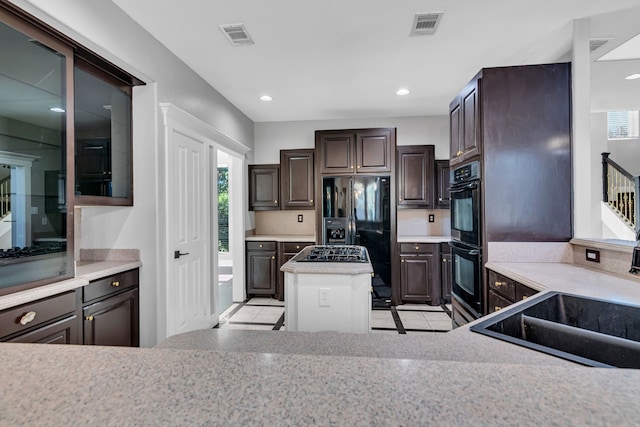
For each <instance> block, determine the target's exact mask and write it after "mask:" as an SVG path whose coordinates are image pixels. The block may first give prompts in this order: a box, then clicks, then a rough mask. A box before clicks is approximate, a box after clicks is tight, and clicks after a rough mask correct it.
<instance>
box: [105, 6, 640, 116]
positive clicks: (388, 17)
mask: <svg viewBox="0 0 640 427" xmlns="http://www.w3.org/2000/svg"><path fill="white" fill-rule="evenodd" d="M112 1H113V2H114V3H116V4H117V5H118V6H119V7H120V8H121V9H122V10H124V11H125V12H126V13H127V14H128V15H130V16H131V17H132V18H133V19H134V20H135V21H137V22H138V23H139V24H140V25H141V26H142V27H144V28H145V29H147V30H148V31H149V32H150V33H151V34H152V35H154V36H155V37H156V38H157V39H158V40H159V41H161V42H162V43H163V44H164V45H165V46H166V47H168V48H169V49H170V50H171V51H173V52H174V53H175V54H176V55H177V56H178V57H180V58H181V59H182V60H183V61H184V62H185V63H187V64H188V65H189V66H190V67H191V68H193V69H194V70H195V71H196V72H197V73H198V74H200V75H201V76H202V77H203V78H204V79H205V80H207V81H208V82H209V83H210V84H211V85H212V86H213V87H215V88H216V89H217V90H218V91H219V92H220V93H222V95H224V96H225V97H226V98H227V99H229V101H231V102H232V103H233V104H234V105H236V106H237V107H238V108H239V109H240V110H242V111H243V112H244V113H245V114H246V115H247V116H249V118H251V119H252V120H254V121H256V122H265V121H289V120H320V119H336V118H342V119H344V118H364V117H370V118H373V117H394V116H418V115H439V114H446V113H447V108H448V104H449V101H450V100H451V98H452V97H453V96H454V95H455V94H456V93H457V91H458V90H459V89H460V88H461V87H462V86H463V85H464V84H465V83H466V82H467V81H468V80H469V79H471V78H472V77H473V75H474V74H475V73H476V72H477V71H478V70H479V69H480V68H482V67H490V66H502V65H518V64H521V63H535V62H550V61H554V60H557V58H559V57H560V56H562V55H563V54H565V53H567V51H568V50H569V49H570V37H571V30H570V22H571V20H573V19H576V18H583V17H590V16H592V15H596V14H599V13H604V12H608V11H613V10H619V9H624V8H630V7H634V6H635V7H637V6H640V3H639V1H638V0H607V1H606V2H605V1H602V0H535V1H534V0H531V1H522V0H520V1H514V0H485V1H478V0H455V1H451V0H402V1H390V0H324V1H316V2H311V1H300V0H270V1H265V0H234V1H211V0H190V1H188V2H184V1H182V2H177V1H170V0H163V1H158V0H135V1H132V0H112ZM434 11H442V12H444V15H443V17H442V21H441V22H440V25H439V28H438V31H437V33H436V34H435V35H432V36H418V37H409V32H410V30H411V25H412V22H413V17H414V15H415V14H416V13H424V12H434ZM237 23H243V24H244V25H245V26H246V28H247V30H248V32H249V34H250V35H251V37H252V38H253V40H254V41H255V45H252V46H243V47H233V46H231V45H230V44H229V42H228V41H227V39H226V38H225V37H224V35H223V34H222V32H221V31H220V29H219V28H218V25H221V24H237ZM567 29H569V30H568V31H567ZM615 42H616V43H618V42H622V40H620V41H618V40H616V41H615ZM401 87H406V88H409V89H411V94H409V95H407V96H404V97H400V96H397V95H395V92H396V90H397V89H399V88H401ZM263 94H269V95H271V96H272V97H273V101H272V102H270V103H265V102H261V101H259V100H258V98H259V97H260V96H261V95H263Z"/></svg>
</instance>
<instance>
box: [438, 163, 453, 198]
mask: <svg viewBox="0 0 640 427" xmlns="http://www.w3.org/2000/svg"><path fill="white" fill-rule="evenodd" d="M449 171H450V168H449V160H436V174H435V178H436V185H435V188H436V197H435V208H436V209H449V208H450V207H451V199H450V196H449V180H450V177H449Z"/></svg>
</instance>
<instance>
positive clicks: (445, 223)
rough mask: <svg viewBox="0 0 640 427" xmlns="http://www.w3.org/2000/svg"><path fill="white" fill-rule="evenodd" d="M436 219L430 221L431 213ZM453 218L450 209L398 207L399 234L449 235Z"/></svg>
mask: <svg viewBox="0 0 640 427" xmlns="http://www.w3.org/2000/svg"><path fill="white" fill-rule="evenodd" d="M430 214H431V215H433V216H434V219H435V221H434V222H429V215H430ZM449 235H451V219H450V211H449V210H448V209H433V210H427V209H398V236H449Z"/></svg>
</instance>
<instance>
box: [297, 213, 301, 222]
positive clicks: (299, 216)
mask: <svg viewBox="0 0 640 427" xmlns="http://www.w3.org/2000/svg"><path fill="white" fill-rule="evenodd" d="M298 222H302V214H298Z"/></svg>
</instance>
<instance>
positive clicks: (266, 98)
mask: <svg viewBox="0 0 640 427" xmlns="http://www.w3.org/2000/svg"><path fill="white" fill-rule="evenodd" d="M260 101H264V102H269V101H273V98H272V97H270V96H269V95H262V96H261V97H260Z"/></svg>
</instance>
